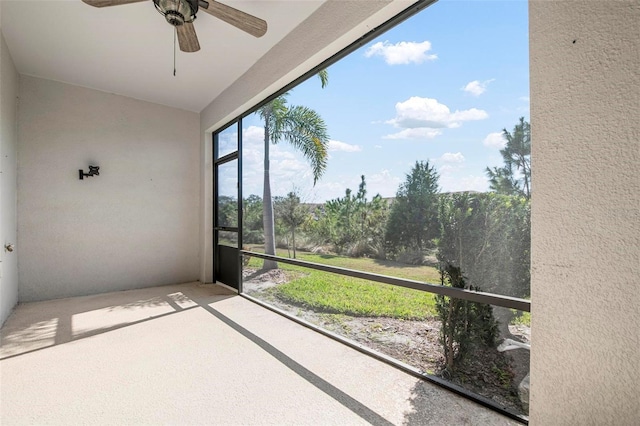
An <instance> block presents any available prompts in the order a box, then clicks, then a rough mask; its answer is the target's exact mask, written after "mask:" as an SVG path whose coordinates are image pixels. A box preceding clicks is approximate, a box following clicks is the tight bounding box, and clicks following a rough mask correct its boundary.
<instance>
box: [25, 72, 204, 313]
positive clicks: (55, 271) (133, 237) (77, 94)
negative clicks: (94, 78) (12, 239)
mask: <svg viewBox="0 0 640 426" xmlns="http://www.w3.org/2000/svg"><path fill="white" fill-rule="evenodd" d="M19 96H20V106H19V110H18V117H19V118H18V122H19V129H18V130H19V133H18V144H19V146H18V194H19V197H18V238H19V241H18V250H19V255H20V264H19V275H20V284H19V293H20V300H21V301H31V300H40V299H51V298H58V297H66V296H75V295H83V294H91V293H99V292H106V291H113V290H122V289H129V288H136V287H145V286H151V285H160V284H170V283H180V282H187V281H195V280H197V279H198V270H199V266H198V265H199V259H198V232H199V228H198V214H199V213H198V211H199V207H200V206H199V197H198V189H199V185H200V181H199V179H200V178H199V165H200V156H199V153H200V151H199V149H200V132H199V124H200V123H199V115H198V114H196V113H192V112H186V111H182V110H177V109H173V108H168V107H164V106H160V105H155V104H150V103H147V102H143V101H138V100H134V99H130V98H125V97H122V96H117V95H112V94H108V93H104V92H98V91H95V90H90V89H85V88H81V87H76V86H70V85H67V84H62V83H57V82H53V81H48V80H42V79H37V78H33V77H26V76H22V77H21V79H20V90H19ZM89 164H96V165H98V166H100V176H95V177H87V178H85V179H84V180H79V179H78V169H84V170H85V171H87V170H88V167H87V166H88V165H89Z"/></svg>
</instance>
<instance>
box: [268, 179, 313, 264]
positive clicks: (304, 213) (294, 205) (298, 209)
mask: <svg viewBox="0 0 640 426" xmlns="http://www.w3.org/2000/svg"><path fill="white" fill-rule="evenodd" d="M275 208H276V214H277V217H278V220H280V221H281V222H282V224H283V225H284V226H285V228H286V229H287V232H289V233H290V235H291V246H292V247H293V258H294V259H295V258H296V229H297V228H298V227H299V226H300V225H302V224H303V223H305V221H306V220H307V219H308V217H309V208H308V207H306V206H304V205H302V204H301V203H300V197H299V196H298V194H296V192H295V191H292V192H289V194H287V196H286V197H278V199H277V200H276V201H275Z"/></svg>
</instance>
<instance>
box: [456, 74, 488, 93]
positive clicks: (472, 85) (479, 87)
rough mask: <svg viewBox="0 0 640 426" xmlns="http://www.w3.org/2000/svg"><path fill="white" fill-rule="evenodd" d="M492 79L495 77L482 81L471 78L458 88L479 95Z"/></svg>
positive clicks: (485, 89) (484, 90)
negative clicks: (471, 79)
mask: <svg viewBox="0 0 640 426" xmlns="http://www.w3.org/2000/svg"><path fill="white" fill-rule="evenodd" d="M494 80H495V79H493V78H492V79H491V80H485V81H483V82H480V81H478V80H473V81H470V82H469V83H467V85H466V86H464V87H462V88H461V89H460V90H464V91H465V92H467V93H469V94H471V95H473V96H480V95H482V94H483V93H484V92H486V91H487V86H488V85H489V83H491V82H492V81H494Z"/></svg>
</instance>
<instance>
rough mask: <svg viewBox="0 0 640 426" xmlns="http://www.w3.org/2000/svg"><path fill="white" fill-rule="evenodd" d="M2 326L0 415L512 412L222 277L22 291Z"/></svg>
mask: <svg viewBox="0 0 640 426" xmlns="http://www.w3.org/2000/svg"><path fill="white" fill-rule="evenodd" d="M1 336H2V342H1V344H2V345H1V347H0V423H1V424H2V425H18V424H64V425H76V424H111V425H114V424H115V425H137V424H153V425H160V424H175V425H203V424H212V425H262V424H264V425H267V424H274V425H287V424H290V425H325V424H326V425H329V424H333V425H357V424H374V425H390V424H394V425H401V424H415V425H511V424H517V423H515V422H513V421H511V420H510V419H508V418H506V417H503V416H501V415H500V414H497V413H495V412H493V411H490V410H487V409H485V408H484V407H482V406H480V405H478V404H476V403H474V402H471V401H468V400H466V399H464V398H461V397H458V396H457V395H455V394H453V393H450V392H448V391H446V390H444V389H441V388H438V387H436V386H434V385H431V384H429V383H427V382H424V381H422V380H419V379H416V378H415V377H413V376H411V375H408V374H406V373H404V372H402V371H400V370H398V369H396V368H393V367H391V366H389V365H387V364H384V363H382V362H380V361H377V360H375V359H373V358H371V357H369V356H366V355H364V354H362V353H360V352H357V351H355V350H353V349H351V348H349V347H347V346H345V345H342V344H340V343H338V342H335V341H333V340H331V339H329V338H327V337H324V336H322V335H321V334H318V333H316V332H314V331H312V330H309V329H307V328H305V327H302V326H300V325H298V324H296V323H294V322H292V321H289V320H287V319H286V318H283V317H281V316H279V315H277V314H275V313H273V312H271V311H269V310H267V309H264V308H262V307H260V306H258V305H256V304H254V303H252V302H250V301H248V300H246V299H244V298H242V297H239V296H237V295H234V294H233V293H232V292H230V291H229V290H227V289H225V288H223V287H220V286H215V285H201V284H198V283H191V284H184V285H179V286H164V287H154V288H149V289H143V290H132V291H124V292H116V293H109V294H102V295H96V296H87V297H77V298H70V299H61V300H52V301H46V302H37V303H28V304H23V305H19V306H18V307H17V308H16V309H15V311H14V313H13V314H12V315H11V317H10V318H9V319H8V320H7V322H6V324H5V326H4V327H3V329H2V331H1Z"/></svg>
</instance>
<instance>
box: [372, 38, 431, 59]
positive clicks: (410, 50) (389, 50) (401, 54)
mask: <svg viewBox="0 0 640 426" xmlns="http://www.w3.org/2000/svg"><path fill="white" fill-rule="evenodd" d="M430 50H431V43H430V42H428V41H426V40H425V41H423V42H422V43H417V42H413V41H401V42H399V43H396V44H391V43H389V42H388V41H384V42H382V41H379V42H377V43H375V44H373V45H372V46H369V48H368V49H367V51H366V52H365V53H364V56H365V57H367V58H370V57H372V56H382V57H383V58H384V61H385V62H386V63H387V64H388V65H404V64H410V63H416V64H421V63H422V62H425V61H433V60H436V59H438V55H435V54H427V52H428V51H430Z"/></svg>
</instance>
